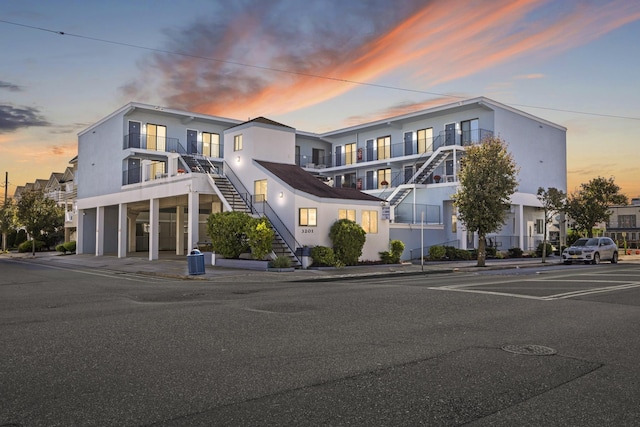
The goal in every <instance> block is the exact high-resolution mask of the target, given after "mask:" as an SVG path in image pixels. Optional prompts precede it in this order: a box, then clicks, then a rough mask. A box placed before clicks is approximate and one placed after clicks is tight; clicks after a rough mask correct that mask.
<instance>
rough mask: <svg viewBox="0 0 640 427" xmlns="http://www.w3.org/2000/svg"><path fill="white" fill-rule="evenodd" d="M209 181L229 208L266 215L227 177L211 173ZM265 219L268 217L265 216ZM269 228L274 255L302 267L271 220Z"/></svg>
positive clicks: (251, 213)
mask: <svg viewBox="0 0 640 427" xmlns="http://www.w3.org/2000/svg"><path fill="white" fill-rule="evenodd" d="M208 176H209V182H210V183H211V184H212V186H213V187H214V189H215V190H216V194H218V197H220V199H221V200H222V203H223V204H224V205H225V206H226V207H227V209H229V208H230V210H233V211H235V212H244V213H246V214H249V215H257V216H266V215H264V214H259V213H258V211H257V210H256V209H254V207H253V206H252V204H251V195H250V194H245V198H243V197H242V196H241V195H240V193H239V192H238V191H237V189H236V188H235V187H234V186H233V184H232V183H231V181H229V179H228V178H226V177H223V176H219V175H218V176H214V175H212V174H208ZM267 219H269V218H268V217H267ZM269 223H270V224H271V229H272V230H273V231H274V238H273V242H272V243H271V249H272V250H273V252H274V253H275V254H276V256H286V257H288V258H289V259H290V260H291V265H292V266H293V267H295V268H300V267H302V264H301V263H300V260H299V259H298V257H297V256H296V255H295V253H294V252H293V251H292V250H291V248H289V246H288V245H287V244H286V242H285V240H284V239H283V238H282V237H281V236H280V234H279V233H278V230H277V229H276V228H275V227H274V226H273V224H272V222H271V221H269Z"/></svg>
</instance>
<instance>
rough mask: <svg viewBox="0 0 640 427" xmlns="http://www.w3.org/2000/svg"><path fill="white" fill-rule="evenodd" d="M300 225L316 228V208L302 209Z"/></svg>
mask: <svg viewBox="0 0 640 427" xmlns="http://www.w3.org/2000/svg"><path fill="white" fill-rule="evenodd" d="M300 225H301V226H303V227H315V226H316V225H318V221H317V209H316V208H300Z"/></svg>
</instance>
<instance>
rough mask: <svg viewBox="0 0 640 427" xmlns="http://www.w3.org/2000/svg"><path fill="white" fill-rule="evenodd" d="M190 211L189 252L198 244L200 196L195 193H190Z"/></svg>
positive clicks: (188, 219)
mask: <svg viewBox="0 0 640 427" xmlns="http://www.w3.org/2000/svg"><path fill="white" fill-rule="evenodd" d="M187 209H188V217H187V221H188V226H187V242H188V243H189V248H188V249H189V250H191V249H192V248H194V247H195V246H196V245H197V244H198V221H199V216H198V214H199V213H200V196H199V194H198V193H196V192H195V191H190V192H189V206H188V207H187Z"/></svg>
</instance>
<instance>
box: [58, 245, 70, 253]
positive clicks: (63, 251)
mask: <svg viewBox="0 0 640 427" xmlns="http://www.w3.org/2000/svg"><path fill="white" fill-rule="evenodd" d="M56 251H58V252H62V253H63V254H66V253H67V248H65V247H64V244H61V245H58V246H56Z"/></svg>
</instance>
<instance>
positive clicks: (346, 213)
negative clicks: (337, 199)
mask: <svg viewBox="0 0 640 427" xmlns="http://www.w3.org/2000/svg"><path fill="white" fill-rule="evenodd" d="M338 219H348V220H349V221H355V220H356V210H355V209H338Z"/></svg>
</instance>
